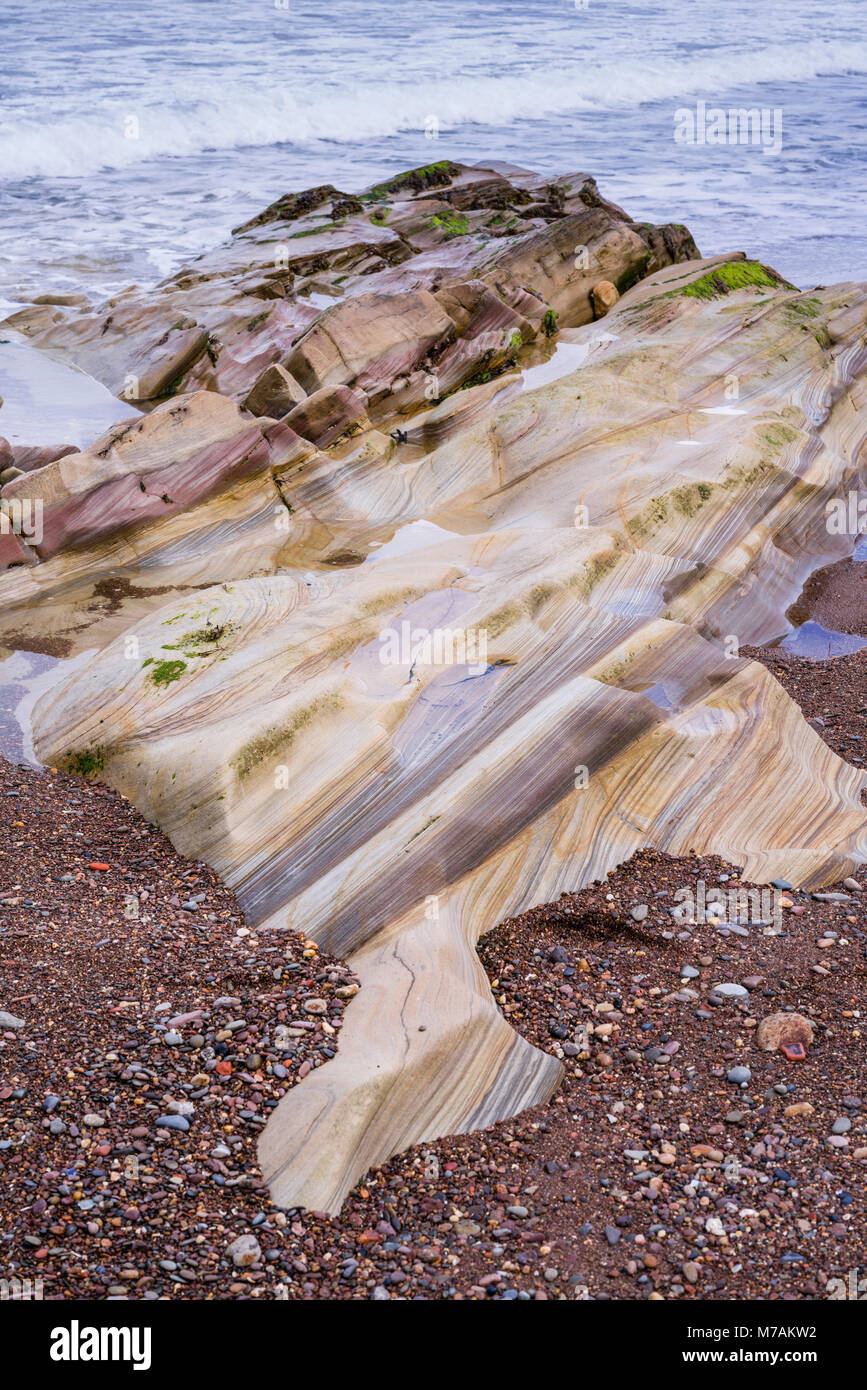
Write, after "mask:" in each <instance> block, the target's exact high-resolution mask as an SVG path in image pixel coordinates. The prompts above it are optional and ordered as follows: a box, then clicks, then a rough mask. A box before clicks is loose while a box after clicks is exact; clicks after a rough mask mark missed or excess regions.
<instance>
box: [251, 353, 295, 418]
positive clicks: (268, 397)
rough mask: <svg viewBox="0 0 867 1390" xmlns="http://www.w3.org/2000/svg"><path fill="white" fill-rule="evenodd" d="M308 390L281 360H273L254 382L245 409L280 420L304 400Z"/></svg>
mask: <svg viewBox="0 0 867 1390" xmlns="http://www.w3.org/2000/svg"><path fill="white" fill-rule="evenodd" d="M305 395H306V392H305V391H304V388H303V387H302V386H300V385H299V383H298V382H297V381H296V380H295V378H294V376H292V374H291V372H287V370H286V368H285V367H282V366H281V365H280V363H279V362H272V364H271V366H270V367H266V368H265V370H264V372H260V374H259V376H257V377H256V380H255V382H254V383H253V389H252V391H251V392H250V394H249V396H248V397H247V399H246V400H245V401H244V409H245V410H249V412H250V414H251V415H270V417H271V419H272V420H280V419H282V418H283V416H284V415H288V414H289V411H290V410H292V409H293V408H294V407H295V406H296V405H300V404H301V402H302V401H303V400H304V397H305Z"/></svg>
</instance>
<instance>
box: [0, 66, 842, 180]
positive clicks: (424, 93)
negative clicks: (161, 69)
mask: <svg viewBox="0 0 867 1390" xmlns="http://www.w3.org/2000/svg"><path fill="white" fill-rule="evenodd" d="M179 72H180V70H179ZM864 72H867V44H852V43H844V42H837V41H831V42H822V41H813V42H808V43H787V44H774V45H768V46H766V47H765V48H762V49H755V50H753V51H751V52H748V53H745V52H744V51H743V49H741V48H735V47H732V48H731V49H716V50H712V51H706V52H705V53H703V54H702V55H701V56H692V57H690V58H687V59H682V60H680V61H674V60H673V59H671V58H669V59H666V60H665V61H663V60H661V59H660V60H657V61H656V62H650V61H641V62H636V61H632V62H619V63H616V64H613V65H608V66H605V65H602V64H593V63H592V62H588V61H586V60H582V61H580V62H575V63H572V64H570V65H569V66H565V67H561V68H559V69H555V68H552V67H545V68H538V69H535V70H530V71H521V72H519V73H512V74H509V73H507V72H503V71H502V70H500V69H498V70H496V71H493V70H492V71H491V72H490V73H489V74H487V75H481V76H480V75H478V74H475V73H474V74H468V75H465V76H455V77H450V78H446V79H443V80H434V79H431V80H428V81H418V80H413V81H412V82H401V81H381V80H376V81H374V80H371V79H368V80H366V81H365V80H362V81H360V82H359V83H357V84H356V85H355V86H353V87H352V88H350V89H347V88H346V87H345V86H343V87H333V88H329V87H326V86H323V85H322V84H320V83H316V84H310V85H308V86H307V87H305V86H303V85H299V86H297V87H295V88H294V89H290V88H288V87H284V88H282V89H281V87H280V86H279V85H278V84H276V83H275V82H274V81H273V80H272V79H268V80H267V81H263V80H262V79H261V78H259V79H258V80H257V82H255V83H250V84H239V83H237V81H235V82H232V81H225V80H223V78H222V77H221V75H220V74H218V73H213V74H210V75H209V76H208V77H207V80H205V79H204V78H200V79H199V80H200V82H201V87H200V90H199V91H198V92H196V89H195V85H193V84H191V83H190V81H189V78H188V75H187V76H186V77H184V78H183V79H182V78H181V77H180V76H179V74H176V75H175V77H174V78H173V77H172V75H171V74H170V73H168V72H166V73H164V74H163V76H162V82H163V84H164V85H163V90H162V91H160V90H159V89H154V88H152V89H151V90H150V92H149V94H148V97H147V99H146V100H145V101H142V102H140V103H135V102H130V101H129V100H128V99H127V100H123V99H118V98H110V97H108V98H104V99H103V100H102V101H100V102H98V103H97V104H96V105H92V106H91V109H90V110H89V112H88V114H87V115H78V116H75V115H69V116H64V117H59V118H57V119H55V120H46V119H45V117H44V108H43V109H42V110H41V112H40V114H39V115H38V116H37V115H33V116H30V115H29V114H27V113H23V114H20V115H18V116H16V117H14V118H13V119H9V120H5V121H0V176H2V177H4V178H6V179H25V178H30V177H34V176H44V177H58V176H59V177H62V176H80V175H85V174H90V173H95V172H97V171H99V170H101V169H113V168H128V167H130V166H133V165H136V164H139V163H142V162H144V161H147V160H151V159H157V158H162V157H165V156H172V155H187V156H189V155H196V154H199V153H202V152H204V151H206V150H211V149H218V150H229V149H239V148H243V147H245V146H262V145H278V144H287V143H288V144H294V145H300V146H304V145H311V144H314V143H316V142H318V141H332V142H337V143H350V142H351V143H357V142H359V141H364V140H373V139H384V138H387V137H389V136H393V135H399V134H401V133H405V132H408V131H419V130H423V129H424V128H425V125H426V122H428V120H429V118H430V117H432V116H434V117H436V119H437V121H438V122H439V128H440V133H441V134H442V135H448V133H449V132H450V131H456V130H457V129H459V128H460V127H463V126H467V125H486V126H499V125H509V124H512V123H514V122H515V121H517V120H524V121H526V120H534V119H545V118H557V117H558V116H561V117H568V116H570V115H575V116H580V115H582V114H585V115H590V114H592V113H593V112H596V111H599V112H601V111H605V110H616V109H618V108H630V107H640V106H643V105H646V104H649V103H654V102H661V101H671V102H672V103H676V104H680V103H681V102H682V101H684V100H695V99H699V98H705V99H706V100H708V101H709V102H712V103H717V102H719V103H721V104H726V101H727V100H729V99H730V94H731V93H732V92H734V91H737V90H738V89H742V88H744V87H748V86H749V87H756V86H758V87H763V86H769V85H778V84H780V83H782V82H788V81H809V80H812V79H817V78H821V77H827V76H832V75H834V74H842V73H864ZM179 91H182V92H183V99H182V100H179V98H178V92H179ZM215 93H216V94H215Z"/></svg>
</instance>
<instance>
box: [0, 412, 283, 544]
mask: <svg viewBox="0 0 867 1390" xmlns="http://www.w3.org/2000/svg"><path fill="white" fill-rule="evenodd" d="M296 439H297V436H295V435H294V434H293V433H292V432H291V431H290V430H288V429H287V428H286V427H285V426H283V425H278V424H275V423H274V422H273V421H272V422H270V423H269V424H266V425H260V424H259V423H258V421H255V420H250V419H249V418H245V417H244V416H243V415H242V413H241V411H240V409H239V407H238V406H237V405H236V404H235V403H234V402H233V401H228V400H226V399H225V398H224V397H222V396H217V395H215V394H213V393H212V392H208V391H201V392H198V393H196V394H194V395H191V396H183V397H181V398H180V399H178V400H177V401H172V402H168V403H166V404H165V405H164V406H161V407H160V408H159V409H157V410H155V411H154V412H153V413H152V414H151V415H147V416H141V417H139V418H136V419H135V420H130V421H128V422H125V423H122V424H121V425H119V426H117V427H116V428H115V429H113V430H111V431H110V432H109V433H108V434H107V435H105V436H104V437H103V438H102V439H99V440H97V441H96V443H95V444H93V445H92V446H91V448H90V449H87V450H85V451H84V452H82V453H76V454H72V455H68V456H65V457H63V458H59V459H57V460H55V462H53V463H49V464H48V465H47V466H46V467H44V468H40V469H39V470H38V471H37V472H34V473H27V474H24V475H23V476H22V477H20V478H18V479H16V480H15V481H14V482H11V483H8V484H7V485H6V486H5V487H4V488H3V496H2V500H3V503H4V505H5V506H8V507H11V506H13V505H14V504H15V503H16V502H18V503H20V504H21V505H24V504H26V505H27V506H29V507H31V508H33V507H38V509H39V514H40V518H41V532H42V534H41V538H40V539H39V540H38V541H37V542H35V543H34V547H33V548H34V549H35V550H36V552H37V554H38V555H39V556H40V557H42V558H45V557H47V556H50V555H53V554H55V553H56V552H57V551H59V550H63V549H66V548H68V547H70V546H80V545H84V544H87V543H91V542H93V541H95V540H99V539H102V538H105V537H107V536H109V535H112V534H114V533H116V532H119V531H124V530H127V529H129V528H131V527H136V526H141V525H143V524H146V523H148V522H150V521H154V520H157V519H162V518H164V517H166V516H170V515H172V514H173V513H176V512H179V511H183V510H184V509H186V508H188V507H190V506H192V505H193V504H195V503H196V502H199V501H201V500H202V499H203V498H206V497H209V496H210V495H211V494H212V493H214V492H216V491H218V490H219V489H221V488H225V487H227V486H229V485H230V484H231V483H233V482H237V481H239V480H240V479H242V478H245V477H249V476H250V475H251V474H253V473H256V472H259V471H261V470H264V469H268V468H270V467H272V466H273V465H274V464H275V463H277V462H280V461H282V459H283V457H284V456H285V455H286V454H287V452H291V448H292V445H293V443H294V441H296Z"/></svg>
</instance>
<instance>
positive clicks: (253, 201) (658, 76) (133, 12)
mask: <svg viewBox="0 0 867 1390" xmlns="http://www.w3.org/2000/svg"><path fill="white" fill-rule="evenodd" d="M730 110H734V111H737V110H754V111H756V112H759V113H764V117H765V123H764V126H763V127H762V125H761V123H757V124H756V125H753V124H752V122H751V121H750V122H747V123H745V124H744V125H743V126H738V125H737V123H735V127H734V136H733V137H732V123H731V122H729V126H728V128H727V130H726V131H724V138H722V137H721V138H717V139H716V140H715V139H714V138H704V139H702V137H706V136H707V133H708V130H709V129H711V128H712V127H713V124H714V122H715V121H718V113H720V112H722V113H727V112H729V111H730ZM684 113H686V115H684ZM714 113H717V114H716V115H715V114H714ZM690 117H691V120H692V125H693V127H694V132H693V139H692V141H690V139H689V136H688V129H689V126H690ZM678 128H680V130H681V138H676V137H677V132H678ZM684 130H686V131H687V135H686V136H684ZM762 130H763V131H764V134H763V135H762ZM717 131H719V127H717ZM738 132H740V134H738ZM741 136H744V137H746V138H743V139H742V138H741ZM865 152H867V0H765V3H763V4H756V3H755V0H640V2H639V0H526V2H525V3H522V0H422V2H419V0H414V2H413V0H409V3H407V0H329V2H328V3H323V2H322V0H136V3H134V4H131V3H117V2H116V0H79V2H78V3H76V2H75V0H38V3H35V4H34V3H33V2H32V0H0V231H2V235H0V296H2V300H0V306H2V304H6V305H10V306H14V305H17V304H20V303H21V302H23V301H25V300H27V299H28V298H29V297H31V296H33V295H35V294H37V293H46V292H54V293H64V292H70V291H82V290H83V291H84V292H85V293H87V294H88V295H90V296H91V298H94V299H96V300H98V299H100V298H101V297H104V296H107V295H109V294H111V293H113V292H115V291H117V290H119V289H121V288H123V287H125V286H127V285H129V284H132V283H138V284H148V283H156V282H158V281H159V280H160V279H162V278H163V277H164V276H166V275H168V274H169V273H170V272H171V271H173V270H174V269H176V268H178V267H179V266H181V265H183V264H185V263H187V262H189V260H190V259H191V258H193V257H194V256H195V255H197V254H198V253H199V252H201V251H202V250H204V249H206V248H207V247H209V246H212V245H214V244H216V243H218V242H219V241H221V240H222V239H223V238H225V237H226V236H227V235H228V233H229V232H230V230H231V228H232V227H233V226H235V225H237V224H238V223H239V222H241V221H243V220H245V219H246V218H248V217H250V216H251V215H252V214H254V213H255V212H256V211H258V210H260V209H261V208H263V207H264V206H266V205H267V204H268V203H269V202H271V201H273V200H274V199H275V198H277V197H278V196H279V195H280V194H282V193H284V192H287V191H289V190H292V189H298V188H304V187H307V186H310V185H312V184H317V183H324V182H330V183H334V184H335V185H337V187H339V188H341V189H344V190H346V191H355V190H359V189H361V188H363V187H364V186H366V185H368V184H370V183H372V182H374V181H377V180H379V179H382V178H384V177H386V176H388V175H390V174H394V173H396V172H398V171H399V170H402V169H406V168H409V167H413V166H416V165H423V164H429V163H432V162H435V161H438V160H441V159H456V160H463V161H466V162H469V163H476V162H480V161H482V162H483V161H484V160H485V159H490V158H495V159H498V160H508V161H511V162H513V163H515V164H520V165H523V166H525V167H529V168H533V169H537V170H539V171H541V172H543V173H551V174H555V173H576V172H579V171H580V172H584V173H589V174H592V175H594V176H595V178H596V179H597V181H598V183H599V187H600V189H601V190H602V192H603V193H605V194H606V195H607V196H608V197H610V198H613V199H614V200H615V201H616V202H619V203H621V204H623V205H624V206H625V207H626V208H627V209H628V210H629V212H630V213H631V215H632V216H633V217H635V218H636V219H639V220H645V221H674V222H683V223H686V224H687V226H688V227H689V228H690V229H691V231H692V232H693V235H694V236H695V238H696V241H697V242H698V245H699V247H700V249H701V250H702V252H703V253H704V254H715V253H718V252H725V251H731V250H743V251H746V252H747V253H748V254H750V255H754V256H756V257H759V258H760V259H762V260H763V261H765V262H766V263H767V264H769V265H771V266H773V267H774V268H775V269H777V270H778V271H780V272H781V273H782V274H783V275H785V276H786V277H787V278H788V279H790V280H792V281H793V282H794V283H796V284H798V285H799V286H802V287H804V288H806V287H808V286H812V285H815V284H833V283H836V282H838V281H841V280H846V279H859V278H861V279H863V278H867V232H865V218H864V208H865V204H867V196H865V195H867V188H865V184H867V176H865V168H867V157H865Z"/></svg>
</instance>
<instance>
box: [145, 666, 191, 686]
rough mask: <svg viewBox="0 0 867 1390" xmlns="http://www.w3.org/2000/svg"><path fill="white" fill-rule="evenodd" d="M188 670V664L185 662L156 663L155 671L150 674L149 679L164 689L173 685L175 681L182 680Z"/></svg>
mask: <svg viewBox="0 0 867 1390" xmlns="http://www.w3.org/2000/svg"><path fill="white" fill-rule="evenodd" d="M186 669H187V663H186V662H185V661H157V662H155V663H154V667H153V670H152V671H149V672H148V679H149V680H150V681H152V682H153V684H154V685H156V686H158V687H160V688H164V687H165V686H167V685H171V684H172V682H173V681H177V680H180V678H181V676H182V675H183V673H184V671H186Z"/></svg>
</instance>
